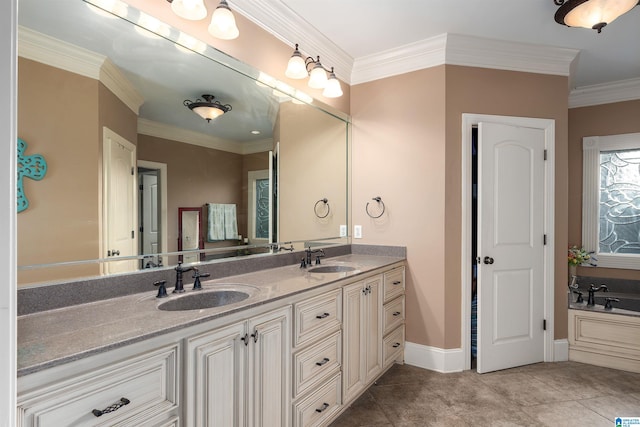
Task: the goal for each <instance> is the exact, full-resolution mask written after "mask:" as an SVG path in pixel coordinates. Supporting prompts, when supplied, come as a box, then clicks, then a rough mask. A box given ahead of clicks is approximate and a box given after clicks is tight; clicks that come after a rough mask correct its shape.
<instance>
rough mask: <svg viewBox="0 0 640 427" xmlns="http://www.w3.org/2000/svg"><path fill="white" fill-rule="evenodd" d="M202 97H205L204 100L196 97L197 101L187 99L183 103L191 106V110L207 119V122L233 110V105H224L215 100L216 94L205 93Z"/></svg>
mask: <svg viewBox="0 0 640 427" xmlns="http://www.w3.org/2000/svg"><path fill="white" fill-rule="evenodd" d="M202 97H203V98H204V101H203V100H202V99H200V98H198V99H196V100H195V101H190V100H188V99H185V101H184V102H183V104H184V105H185V107H189V109H190V110H191V111H193V112H194V113H196V114H197V115H199V116H200V117H202V118H203V119H205V120H206V121H207V122H210V121H211V120H213V119H215V118H216V117H220V116H221V115H223V114H224V113H226V112H229V111H231V105H229V104H225V105H222V104H221V103H220V102H218V101H214V100H213V98H215V96H213V95H207V94H205V95H202Z"/></svg>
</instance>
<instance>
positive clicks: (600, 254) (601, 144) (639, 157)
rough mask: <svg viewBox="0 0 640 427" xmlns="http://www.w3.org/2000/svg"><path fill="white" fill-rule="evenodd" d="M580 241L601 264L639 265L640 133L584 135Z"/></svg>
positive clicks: (636, 267)
mask: <svg viewBox="0 0 640 427" xmlns="http://www.w3.org/2000/svg"><path fill="white" fill-rule="evenodd" d="M582 245H583V246H584V247H585V249H587V250H593V251H595V252H596V258H597V259H598V262H597V265H598V266H600V267H612V268H627V269H640V133H635V134H624V135H611V136H599V137H587V138H584V139H583V205H582Z"/></svg>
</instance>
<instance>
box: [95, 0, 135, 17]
mask: <svg viewBox="0 0 640 427" xmlns="http://www.w3.org/2000/svg"><path fill="white" fill-rule="evenodd" d="M87 7H88V8H89V9H91V10H92V11H93V12H94V13H96V14H98V15H100V16H103V17H106V18H111V19H115V18H117V17H118V16H119V17H121V18H126V17H127V15H128V14H129V5H127V4H126V3H124V2H121V1H120V0H89V1H87Z"/></svg>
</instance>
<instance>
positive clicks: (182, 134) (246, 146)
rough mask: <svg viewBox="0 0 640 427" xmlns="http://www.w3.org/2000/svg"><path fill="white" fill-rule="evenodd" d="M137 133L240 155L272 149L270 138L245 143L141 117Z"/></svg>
mask: <svg viewBox="0 0 640 427" xmlns="http://www.w3.org/2000/svg"><path fill="white" fill-rule="evenodd" d="M138 133H139V134H143V135H149V136H155V137H156V138H162V139H168V140H171V141H178V142H184V143H186V144H192V145H197V146H200V147H205V148H211V149H214V150H220V151H227V152H229V153H235V154H241V155H244V154H253V153H259V152H262V151H268V150H271V149H273V141H272V140H271V139H262V140H259V141H254V142H246V143H243V142H236V141H229V140H225V139H221V138H216V137H214V136H211V135H205V134H203V133H200V132H194V131H192V130H187V129H182V128H179V127H176V126H171V125H167V124H165V123H159V122H154V121H152V120H147V119H142V118H138Z"/></svg>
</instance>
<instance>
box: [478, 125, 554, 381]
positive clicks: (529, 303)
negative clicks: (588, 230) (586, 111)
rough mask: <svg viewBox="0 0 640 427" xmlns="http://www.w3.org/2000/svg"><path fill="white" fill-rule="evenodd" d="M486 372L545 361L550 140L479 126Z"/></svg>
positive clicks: (522, 130)
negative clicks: (547, 149)
mask: <svg viewBox="0 0 640 427" xmlns="http://www.w3.org/2000/svg"><path fill="white" fill-rule="evenodd" d="M479 147H480V148H479V157H478V164H479V175H478V188H479V189H480V190H479V199H478V203H479V205H478V256H479V274H478V365H477V370H478V372H480V373H483V372H490V371H495V370H499V369H506V368H510V367H514V366H520V365H526V364H530V363H535V362H541V361H543V360H544V330H543V320H544V295H545V294H544V247H543V245H544V240H543V239H544V212H545V207H544V202H545V194H544V189H545V170H544V148H545V134H544V130H542V129H533V128H526V127H518V126H510V125H504V124H495V123H480V124H479Z"/></svg>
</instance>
